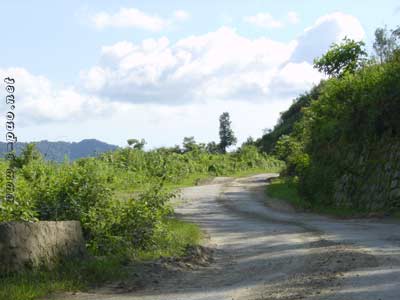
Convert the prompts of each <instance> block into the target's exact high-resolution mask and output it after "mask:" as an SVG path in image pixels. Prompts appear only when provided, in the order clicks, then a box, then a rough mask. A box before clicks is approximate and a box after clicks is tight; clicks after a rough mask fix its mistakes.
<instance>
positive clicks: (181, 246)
mask: <svg viewBox="0 0 400 300" xmlns="http://www.w3.org/2000/svg"><path fill="white" fill-rule="evenodd" d="M165 227H166V229H165V232H164V233H163V234H159V235H158V236H157V237H156V240H155V244H156V245H157V247H156V248H154V249H152V250H147V251H141V252H139V255H138V257H136V259H139V260H152V259H156V258H159V257H160V256H164V257H168V256H176V257H179V256H181V255H182V254H183V253H184V250H185V247H186V246H187V245H196V244H199V243H200V241H201V238H202V234H201V231H200V229H199V227H198V226H197V225H195V224H192V223H188V222H185V221H181V220H177V219H167V220H165ZM125 263H126V259H125V258H118V257H102V258H92V259H88V260H86V261H69V262H66V263H64V264H62V265H60V266H59V267H57V268H56V269H54V270H51V271H50V270H36V271H27V272H24V273H18V274H13V275H9V276H1V275H0V300H35V299H40V298H43V297H45V296H48V295H51V294H52V293H55V292H75V291H85V290H87V289H88V288H90V287H95V286H100V285H102V284H104V283H107V282H112V281H117V280H122V279H124V278H127V277H128V276H130V275H129V272H128V269H127V268H126V267H125V266H124V265H125Z"/></svg>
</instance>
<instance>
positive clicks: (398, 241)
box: [74, 174, 400, 300]
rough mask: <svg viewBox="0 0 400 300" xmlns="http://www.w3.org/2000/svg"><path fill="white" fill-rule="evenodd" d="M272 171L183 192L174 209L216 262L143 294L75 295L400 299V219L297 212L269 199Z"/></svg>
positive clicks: (183, 299) (161, 299) (175, 299)
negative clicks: (202, 236) (203, 238)
mask: <svg viewBox="0 0 400 300" xmlns="http://www.w3.org/2000/svg"><path fill="white" fill-rule="evenodd" d="M271 176H275V174H264V175H257V176H253V177H249V178H244V179H237V180H229V179H220V180H217V181H216V182H214V183H213V184H211V185H204V186H197V187H192V188H186V189H184V190H183V199H184V200H183V201H181V203H180V204H179V207H178V208H177V212H178V213H179V214H180V216H181V217H182V218H184V219H187V220H190V221H192V222H196V223H198V224H199V225H200V226H201V227H202V229H203V230H205V232H206V233H207V235H208V236H209V239H208V242H207V246H208V247H211V248H214V249H215V252H214V259H215V261H214V262H213V263H212V264H210V265H208V266H206V267H201V268H196V269H194V270H187V271H185V272H179V273H177V274H176V275H175V276H167V277H166V278H163V279H162V280H161V281H160V282H158V283H157V284H154V285H149V286H147V287H146V288H145V289H143V290H141V291H136V292H132V293H124V294H115V293H109V292H104V293H101V292H97V293H96V294H85V295H79V296H78V297H77V298H79V299H114V300H117V299H125V300H128V299H130V300H137V299H141V300H150V299H151V300H232V299H235V300H241V299H243V300H244V299H249V300H250V299H332V300H333V299H335V300H336V299H343V300H355V299H362V300H369V299H371V300H372V299H373V300H378V299H381V300H399V299H400V223H396V222H394V221H392V222H389V221H382V220H337V219H331V218H326V217H321V216H316V215H311V214H305V213H295V212H294V211H291V210H290V207H287V206H285V205H284V204H282V203H279V202H277V201H273V200H271V199H270V200H268V199H265V196H264V189H265V184H266V179H267V178H269V177H271ZM266 203H267V205H266ZM268 205H269V207H268ZM272 207H273V208H272ZM74 299H76V298H74Z"/></svg>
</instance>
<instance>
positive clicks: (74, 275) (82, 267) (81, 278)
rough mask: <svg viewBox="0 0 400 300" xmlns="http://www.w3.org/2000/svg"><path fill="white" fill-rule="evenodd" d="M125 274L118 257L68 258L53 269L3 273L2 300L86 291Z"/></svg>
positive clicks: (0, 292)
mask: <svg viewBox="0 0 400 300" xmlns="http://www.w3.org/2000/svg"><path fill="white" fill-rule="evenodd" d="M125 276H126V271H125V270H124V269H123V268H122V263H121V260H120V259H118V258H112V257H107V258H102V259H101V258H96V259H90V260H88V261H69V262H66V263H64V264H62V265H60V266H59V267H57V268H56V269H54V270H51V271H50V270H35V271H26V272H24V273H18V274H13V275H9V276H1V277H0V300H34V299H38V298H41V297H44V296H47V295H50V294H52V293H54V292H68V291H83V290H86V289H87V288H88V287H90V286H96V285H100V284H102V283H105V282H108V281H110V280H118V279H121V278H123V277H125Z"/></svg>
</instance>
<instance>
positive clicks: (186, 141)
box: [182, 136, 198, 153]
mask: <svg viewBox="0 0 400 300" xmlns="http://www.w3.org/2000/svg"><path fill="white" fill-rule="evenodd" d="M182 144H183V152H184V153H186V152H190V151H194V150H196V149H198V145H197V144H196V141H195V139H194V137H193V136H185V137H184V138H183V143H182Z"/></svg>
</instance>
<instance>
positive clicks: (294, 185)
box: [266, 178, 309, 209]
mask: <svg viewBox="0 0 400 300" xmlns="http://www.w3.org/2000/svg"><path fill="white" fill-rule="evenodd" d="M266 193H267V195H268V196H269V197H272V198H276V199H281V200H285V201H287V202H289V203H290V204H292V205H293V206H294V207H296V208H303V209H304V208H308V207H309V203H308V202H306V201H305V200H304V199H303V198H301V197H300V195H299V193H298V182H297V180H296V179H292V178H275V179H272V181H271V183H270V184H269V185H267V188H266Z"/></svg>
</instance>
